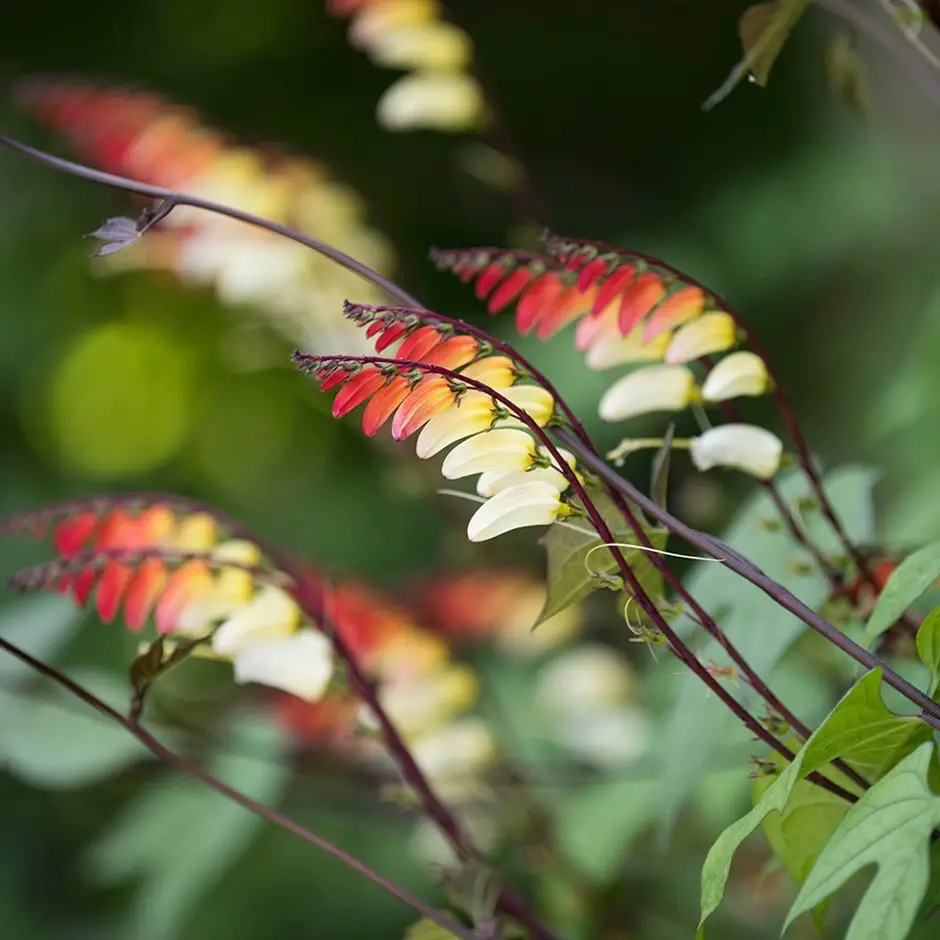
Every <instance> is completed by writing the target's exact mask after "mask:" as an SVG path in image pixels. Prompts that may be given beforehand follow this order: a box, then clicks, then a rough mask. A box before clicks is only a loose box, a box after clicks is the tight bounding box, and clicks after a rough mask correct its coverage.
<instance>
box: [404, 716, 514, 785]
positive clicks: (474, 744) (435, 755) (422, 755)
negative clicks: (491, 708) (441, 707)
mask: <svg viewBox="0 0 940 940" xmlns="http://www.w3.org/2000/svg"><path fill="white" fill-rule="evenodd" d="M496 752H497V748H496V741H495V740H494V738H493V735H492V733H491V732H490V729H489V728H488V727H487V726H486V723H485V722H484V721H483V719H481V718H478V717H476V716H473V715H471V716H468V717H466V718H460V719H458V720H457V721H454V722H451V723H450V724H446V725H439V726H438V727H436V728H434V729H433V730H430V731H428V732H427V733H426V734H423V735H420V736H418V737H417V738H415V739H413V741H412V742H411V754H412V756H413V757H414V759H415V763H417V765H418V766H419V767H420V768H421V770H422V771H423V772H424V773H425V774H426V775H427V777H428V778H429V779H430V780H432V781H437V780H442V781H443V780H447V779H448V778H457V779H460V778H462V777H471V778H472V777H477V776H479V774H480V773H481V772H482V771H484V770H486V769H487V768H489V767H490V765H491V764H492V763H493V761H494V760H495V759H496Z"/></svg>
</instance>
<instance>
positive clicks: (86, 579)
mask: <svg viewBox="0 0 940 940" xmlns="http://www.w3.org/2000/svg"><path fill="white" fill-rule="evenodd" d="M97 581H98V571H97V570H96V569H94V568H83V569H82V570H81V571H79V572H78V573H77V574H76V575H75V579H74V581H73V582H72V596H73V597H74V598H75V603H76V604H78V606H79V607H84V606H85V605H86V604H87V603H88V599H89V598H90V597H91V592H92V591H93V590H94V588H95V584H96V583H97Z"/></svg>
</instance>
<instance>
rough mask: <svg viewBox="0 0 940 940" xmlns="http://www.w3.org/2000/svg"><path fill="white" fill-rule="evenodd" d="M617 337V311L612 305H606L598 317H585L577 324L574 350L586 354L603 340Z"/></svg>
mask: <svg viewBox="0 0 940 940" xmlns="http://www.w3.org/2000/svg"><path fill="white" fill-rule="evenodd" d="M619 335H620V334H619V333H618V332H617V309H616V307H615V305H614V304H608V305H607V309H606V310H604V311H603V313H601V314H600V315H598V316H589V317H585V318H584V319H583V320H581V321H580V322H579V323H578V325H577V326H576V327H575V331H574V348H575V349H577V350H578V351H579V352H586V351H587V350H589V349H591V348H592V347H593V346H595V345H597V344H598V343H601V342H603V341H604V340H605V339H608V338H613V337H616V336H619Z"/></svg>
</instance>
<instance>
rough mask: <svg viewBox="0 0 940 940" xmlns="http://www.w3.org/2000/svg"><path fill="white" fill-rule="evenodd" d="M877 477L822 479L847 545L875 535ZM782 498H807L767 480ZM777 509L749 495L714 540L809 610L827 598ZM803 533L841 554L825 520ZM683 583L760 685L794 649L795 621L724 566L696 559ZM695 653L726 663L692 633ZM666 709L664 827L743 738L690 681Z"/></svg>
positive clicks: (749, 694)
mask: <svg viewBox="0 0 940 940" xmlns="http://www.w3.org/2000/svg"><path fill="white" fill-rule="evenodd" d="M876 480H877V473H876V472H875V471H873V470H872V469H870V468H868V467H862V466H847V467H840V468H839V469H838V470H834V471H832V472H830V473H828V474H827V475H826V477H825V481H824V482H825V487H826V491H827V493H828V495H829V498H830V500H831V501H832V503H833V505H834V506H835V509H836V512H837V513H838V515H839V517H840V518H841V519H842V521H843V522H844V524H845V526H846V529H847V531H848V533H849V537H850V538H851V539H853V541H855V542H856V543H864V542H868V541H870V540H871V539H872V537H873V535H874V508H873V503H872V490H873V488H874V485H875V481H876ZM775 482H776V483H777V485H778V488H779V491H780V493H781V495H782V496H783V498H784V500H785V501H786V502H787V503H788V504H790V505H793V504H794V503H796V502H797V500H800V499H802V498H804V497H809V496H810V495H811V494H810V491H809V488H808V486H807V483H806V480H805V478H804V477H803V475H802V473H800V472H799V471H792V472H790V473H785V474H780V476H779V477H778V478H777V479H776V480H775ZM778 518H779V517H778V515H777V511H776V508H775V506H774V504H773V502H772V501H771V499H770V498H769V497H768V496H767V495H766V493H765V492H764V491H763V490H759V491H756V492H755V494H754V495H753V496H752V497H751V498H750V499H749V500H747V501H746V502H745V503H744V505H743V506H742V507H741V509H740V511H739V512H738V514H737V515H736V516H735V519H734V521H733V522H732V524H731V525H730V526H729V528H728V529H727V530H726V531H725V533H724V535H723V536H722V538H723V540H724V541H725V542H727V543H728V544H729V545H730V546H731V547H732V548H733V549H735V550H736V551H737V552H739V553H740V554H742V555H743V556H744V557H746V558H748V559H750V560H751V561H752V562H754V564H756V565H757V566H758V567H759V568H761V569H762V570H763V571H765V572H766V573H767V575H768V576H769V577H771V578H773V579H774V580H775V581H777V582H778V583H780V584H782V585H784V586H785V587H787V588H788V589H789V590H791V591H792V592H793V593H794V594H796V595H797V596H798V597H799V598H800V599H801V600H802V601H804V602H805V603H806V604H807V605H808V606H810V607H812V608H814V609H817V608H819V607H820V606H822V604H823V603H824V602H825V600H826V598H827V597H828V596H829V590H830V589H829V584H828V582H827V580H826V578H825V576H823V575H822V574H821V573H820V572H818V571H816V570H814V571H813V572H812V573H810V574H801V573H799V570H800V567H801V566H802V565H803V564H804V563H806V562H808V561H811V559H810V558H809V556H808V555H807V554H806V552H805V551H804V550H803V549H801V548H800V547H799V546H797V545H795V544H794V543H793V541H792V539H790V537H789V536H788V535H787V533H786V531H785V530H783V528H782V526H779V525H778V526H777V527H776V528H774V527H773V526H771V525H770V524H769V523H771V522H773V521H776V520H777V519H778ZM805 522H806V526H807V528H808V529H809V530H810V531H812V533H813V537H814V540H815V541H816V542H817V544H819V546H820V547H821V548H822V550H823V551H827V552H838V551H841V545H840V543H839V542H838V539H837V537H836V536H835V535H834V534H833V532H832V529H831V528H830V527H828V526H827V525H826V524H825V520H822V519H820V518H816V516H814V515H812V514H810V513H805ZM685 585H686V587H687V588H688V589H689V592H690V593H691V594H692V596H693V597H695V598H696V599H697V600H698V601H699V602H700V603H701V604H702V606H703V607H704V608H705V610H707V611H708V612H709V613H711V614H712V615H713V616H715V617H718V618H720V620H719V622H720V623H721V626H722V629H723V630H724V632H725V634H726V635H727V636H728V638H729V639H730V640H731V642H732V643H734V645H735V646H736V647H737V648H738V650H739V651H740V652H741V654H742V655H743V656H744V657H745V658H746V659H747V661H748V662H749V663H750V664H751V665H752V666H753V667H754V669H755V670H756V671H757V672H758V674H759V675H761V676H763V677H764V678H765V679H767V678H768V677H770V676H771V673H772V672H773V670H774V668H775V667H776V665H777V664H778V662H779V661H780V659H781V658H782V657H783V655H784V653H786V651H787V650H788V649H789V648H790V646H791V645H792V644H793V642H794V641H795V640H796V639H797V638H798V637H800V636H801V635H802V634H803V633H804V632H805V630H806V629H807V628H806V627H805V626H804V625H803V624H802V623H801V622H800V621H799V620H797V618H796V617H794V616H793V615H792V614H790V613H788V612H787V611H786V610H784V609H783V608H781V607H779V606H778V605H777V604H775V603H774V602H773V601H772V600H771V599H770V598H769V597H767V596H766V595H764V594H763V593H762V592H761V591H760V590H758V589H757V588H756V587H754V586H753V585H751V584H748V583H746V582H745V581H743V580H742V579H741V578H739V577H737V576H736V575H735V574H734V573H733V572H731V571H728V569H726V568H725V567H724V566H723V565H720V564H716V563H714V562H709V561H702V562H699V563H697V564H695V565H693V567H692V570H691V572H690V574H689V576H688V577H687V578H686V579H685ZM676 628H677V629H679V630H680V631H681V632H682V634H683V635H684V636H685V637H686V638H689V639H692V633H693V630H695V626H694V624H692V623H691V621H689V622H681V621H677V622H676ZM694 639H695V650H696V653H697V654H698V656H699V658H700V659H701V660H702V661H703V662H707V661H708V660H709V659H714V660H715V661H716V662H719V663H722V664H725V663H727V656H726V654H725V653H724V652H723V650H722V649H721V647H720V646H719V645H718V644H717V643H716V642H715V641H714V640H712V639H710V638H709V639H707V640H704V638H702V637H701V635H700V631H699V632H698V633H697V634H696V635H695V637H694ZM673 688H674V689H675V693H674V701H673V704H672V706H671V708H670V710H669V713H668V716H667V718H666V721H665V722H664V726H663V728H662V731H661V736H660V737H661V746H660V747H659V748H658V757H659V762H660V766H659V768H658V769H657V778H658V780H659V782H660V786H661V788H662V796H663V801H662V811H663V814H664V816H663V827H664V831H665V828H666V827H667V826H668V825H669V824H670V823H671V822H672V821H673V820H674V819H675V818H676V815H677V814H678V811H679V807H680V806H681V805H682V803H683V802H684V801H685V800H686V799H688V798H689V796H690V795H691V794H692V792H693V790H694V789H695V787H696V786H697V782H698V781H699V780H700V779H702V777H704V776H705V775H706V774H707V773H708V772H709V770H711V769H712V768H714V767H715V766H716V764H717V762H718V761H719V760H720V758H721V754H722V752H723V751H724V750H725V749H726V748H728V747H733V746H735V745H736V744H741V745H742V746H745V747H750V746H752V745H751V742H750V737H749V735H748V734H747V732H746V731H744V730H743V728H742V727H741V724H740V722H739V721H738V720H737V718H735V717H734V715H732V714H731V713H730V712H729V711H728V709H727V707H726V706H725V705H724V704H723V703H722V702H721V701H719V699H718V698H717V697H716V696H714V695H711V694H710V693H709V692H708V689H706V688H705V686H704V685H703V684H702V683H700V682H696V681H694V680H693V679H678V680H674V681H673ZM739 692H740V696H741V699H742V701H743V702H744V704H746V705H749V706H752V707H756V706H757V702H756V699H755V695H754V693H753V691H752V690H751V689H750V688H748V687H746V686H745V687H743V688H741V689H740V690H739Z"/></svg>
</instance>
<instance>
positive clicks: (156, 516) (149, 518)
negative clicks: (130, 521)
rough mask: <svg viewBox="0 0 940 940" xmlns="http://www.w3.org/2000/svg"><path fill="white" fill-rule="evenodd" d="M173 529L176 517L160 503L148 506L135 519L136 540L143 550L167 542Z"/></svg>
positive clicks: (168, 508) (167, 507)
mask: <svg viewBox="0 0 940 940" xmlns="http://www.w3.org/2000/svg"><path fill="white" fill-rule="evenodd" d="M175 529H176V515H175V513H174V512H173V510H172V509H170V507H169V506H167V505H165V504H162V503H157V504H156V505H155V506H148V507H147V508H146V509H144V510H143V511H142V512H141V514H140V516H138V518H137V539H138V542H139V544H140V545H142V546H143V547H145V548H146V547H149V546H153V545H160V544H163V543H166V542H168V541H169V540H170V538H171V537H172V535H173V532H174V530H175Z"/></svg>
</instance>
